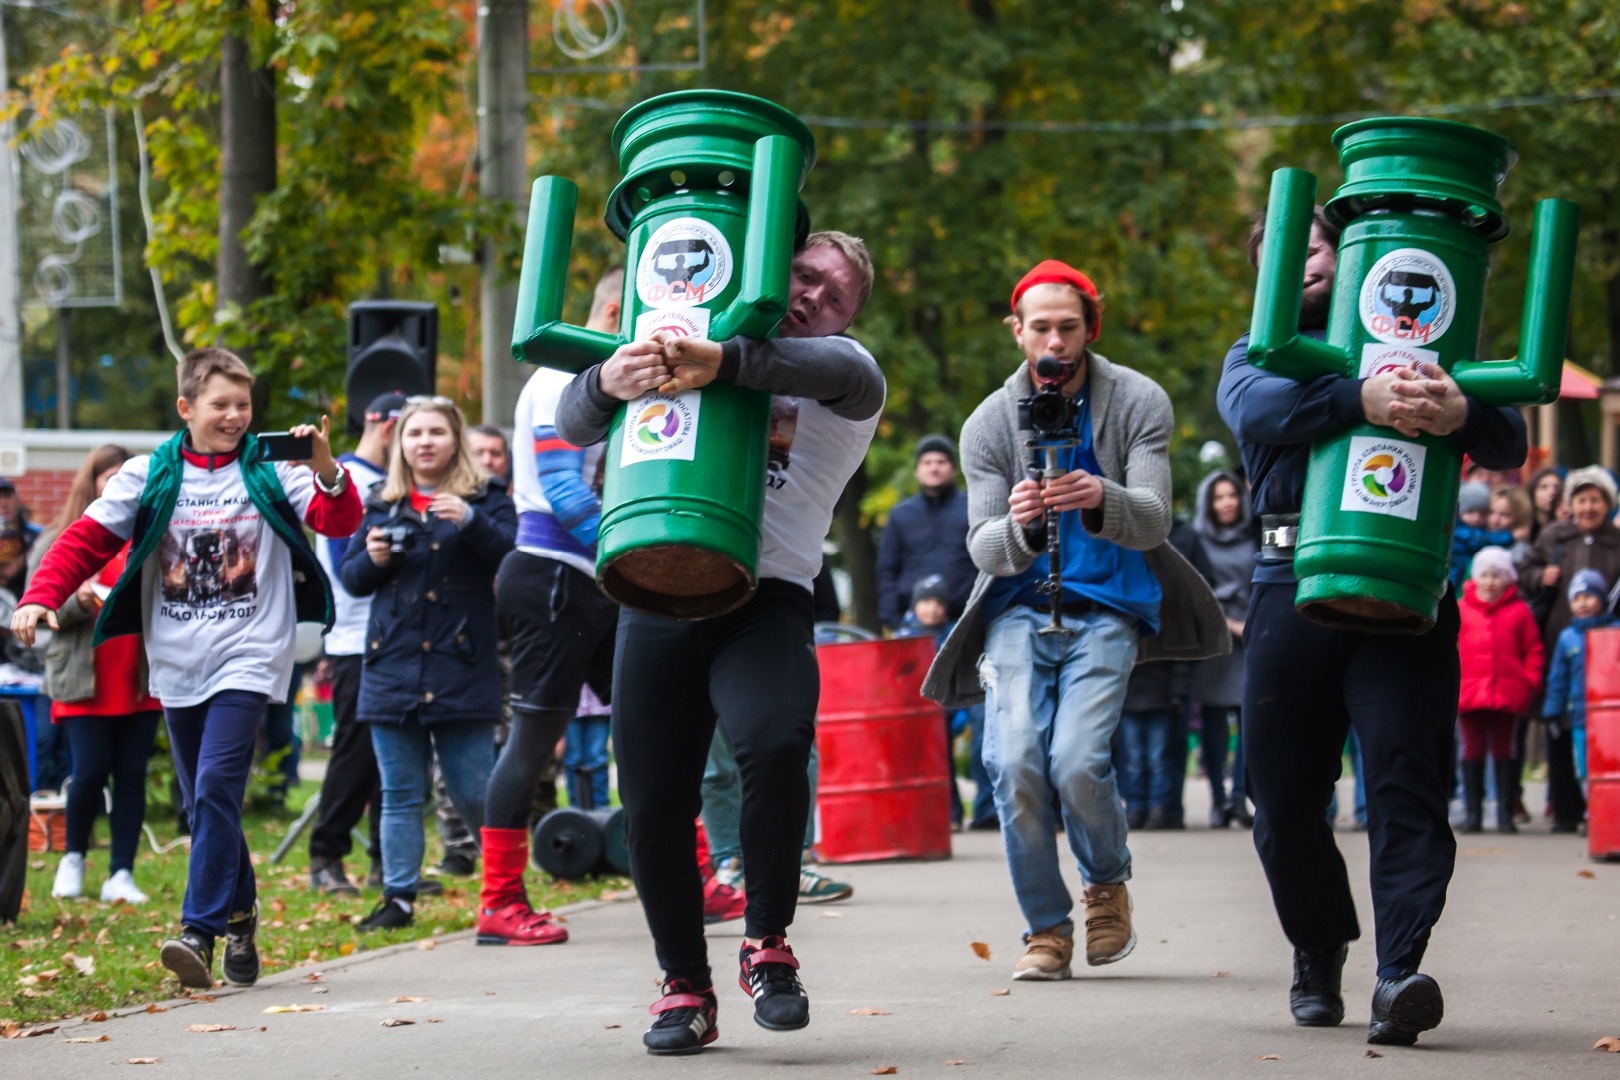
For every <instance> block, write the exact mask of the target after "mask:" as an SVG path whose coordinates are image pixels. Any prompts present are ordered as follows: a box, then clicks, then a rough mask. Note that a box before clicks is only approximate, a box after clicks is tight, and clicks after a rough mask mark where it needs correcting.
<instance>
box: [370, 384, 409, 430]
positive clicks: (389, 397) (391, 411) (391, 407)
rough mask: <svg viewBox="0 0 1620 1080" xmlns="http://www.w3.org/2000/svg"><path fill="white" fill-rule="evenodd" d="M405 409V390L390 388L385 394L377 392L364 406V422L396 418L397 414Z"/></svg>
mask: <svg viewBox="0 0 1620 1080" xmlns="http://www.w3.org/2000/svg"><path fill="white" fill-rule="evenodd" d="M404 409H405V392H404V391H403V390H390V391H388V393H386V394H378V395H377V396H376V397H375V398H373V399H372V401H371V404H370V405H367V406H366V423H368V424H376V423H380V422H382V421H384V420H398V419H399V414H400V413H401V412H403V411H404Z"/></svg>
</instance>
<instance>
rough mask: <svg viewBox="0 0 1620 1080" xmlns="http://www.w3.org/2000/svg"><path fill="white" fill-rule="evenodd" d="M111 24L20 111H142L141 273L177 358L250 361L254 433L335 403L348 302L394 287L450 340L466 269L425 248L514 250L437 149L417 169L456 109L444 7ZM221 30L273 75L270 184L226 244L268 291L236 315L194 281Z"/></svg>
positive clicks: (500, 224)
mask: <svg viewBox="0 0 1620 1080" xmlns="http://www.w3.org/2000/svg"><path fill="white" fill-rule="evenodd" d="M122 14H123V15H124V16H125V18H126V20H127V21H126V22H124V23H122V24H121V25H118V26H116V27H114V28H112V29H110V30H109V31H108V32H107V33H106V35H105V38H104V39H103V40H100V41H96V42H79V43H76V44H73V45H70V46H69V47H68V48H67V49H65V50H64V51H63V53H62V55H61V56H60V58H59V59H57V60H56V61H55V62H54V63H52V64H51V65H49V66H47V67H45V68H42V69H40V70H39V71H37V72H36V73H35V74H34V75H33V77H32V79H31V80H30V86H29V90H30V96H31V98H32V104H33V105H34V107H35V110H36V115H37V116H39V117H40V118H41V119H42V120H48V119H49V117H50V115H51V113H52V111H53V110H54V109H79V108H84V107H99V106H101V105H103V104H107V103H114V104H125V103H128V102H131V101H136V100H138V101H141V102H142V103H143V107H144V109H145V113H146V117H147V131H146V134H147V138H148V146H149V151H150V157H151V165H152V173H153V178H154V186H155V190H154V201H155V207H154V209H155V217H156V221H155V226H156V228H155V232H154V235H153V236H152V238H151V240H150V242H149V243H148V245H147V249H146V258H147V259H148V260H149V261H150V263H151V264H152V265H154V266H156V267H157V268H158V269H159V271H160V272H161V273H162V275H163V277H164V279H165V281H166V282H168V283H170V285H171V286H172V287H175V293H177V294H178V296H179V299H178V302H177V304H176V312H175V314H176V321H177V323H178V325H179V327H180V329H181V331H182V333H183V336H184V340H185V343H186V344H187V345H188V346H192V345H200V344H222V345H225V346H227V347H233V346H235V347H243V346H251V347H252V351H253V356H254V358H255V365H256V368H257V374H258V375H259V377H260V379H261V380H262V381H264V382H266V383H268V393H267V395H266V400H268V402H269V403H270V408H269V415H268V416H265V417H262V418H261V420H262V422H264V423H265V424H267V425H278V424H284V423H287V422H290V421H294V420H300V419H304V418H306V417H307V416H309V415H310V414H311V413H312V412H313V411H315V410H318V409H323V408H328V407H330V406H331V405H332V404H334V402H333V401H332V399H334V398H335V397H337V396H338V394H339V387H340V386H341V384H342V373H343V368H344V361H345V357H346V351H345V341H346V320H345V309H346V306H347V304H348V303H349V302H351V301H353V300H355V299H360V298H364V297H367V296H372V295H376V294H378V293H383V294H385V295H386V294H388V293H391V292H393V291H395V290H396V289H397V290H398V291H401V292H405V293H408V294H410V295H412V296H414V297H420V298H423V299H431V300H437V301H440V302H441V305H443V306H448V307H449V308H450V310H449V311H448V313H447V317H446V318H445V319H444V320H443V324H442V325H443V327H444V331H445V334H446V338H447V339H448V340H455V337H454V335H456V334H458V333H459V332H461V331H462V330H463V329H464V328H465V321H464V317H463V316H461V313H460V312H459V310H458V309H457V308H456V306H455V303H454V301H453V297H455V296H456V295H458V294H457V292H456V290H457V289H458V287H460V288H464V287H466V286H468V285H469V284H471V283H472V281H473V280H475V279H474V278H473V277H472V276H471V274H472V273H475V271H466V270H463V271H459V272H457V273H446V272H442V271H440V270H439V268H438V251H439V247H440V245H441V244H461V245H465V244H466V243H467V238H468V236H469V235H473V234H475V233H482V234H493V235H495V236H496V237H497V238H498V239H500V240H503V241H505V242H507V243H509V244H514V243H515V237H514V235H513V233H514V230H513V228H512V226H511V225H510V224H508V223H507V219H506V218H505V217H504V216H500V215H496V214H494V213H492V212H491V211H490V210H489V208H487V207H484V206H481V205H480V204H479V202H478V200H477V199H476V197H473V196H468V195H467V194H466V193H465V192H463V191H462V190H460V187H459V186H458V183H457V181H458V180H459V179H460V175H459V174H460V172H461V171H462V170H461V168H460V166H461V164H462V163H461V162H460V161H459V160H456V159H455V155H454V154H450V155H441V156H438V157H432V156H428V155H425V154H424V149H425V148H427V147H428V146H429V145H430V143H431V142H432V140H430V139H429V138H428V136H429V132H430V127H431V125H432V124H433V122H434V121H435V119H436V118H437V117H439V116H441V115H444V114H447V113H454V112H465V111H466V104H465V102H464V101H463V100H462V97H461V93H462V86H461V76H462V74H463V68H464V66H465V64H466V62H467V60H468V54H467V44H468V42H467V39H468V29H467V27H466V26H465V25H464V24H463V23H462V21H461V20H460V19H459V18H458V17H457V15H456V14H455V13H454V12H453V11H452V10H451V9H450V8H449V7H448V6H447V5H445V4H442V3H433V2H429V0H414V2H406V3H398V2H384V0H346V2H344V3H335V2H330V0H314V2H308V3H299V4H296V5H294V4H285V5H269V4H263V3H251V4H249V3H241V2H231V0H202V2H184V0H157V2H153V3H148V4H144V5H138V6H137V5H130V9H129V10H126V11H124V12H122ZM227 33H234V34H236V35H238V36H239V37H241V38H242V39H244V40H245V41H247V42H248V43H249V48H250V53H251V55H252V58H253V62H254V64H255V65H256V66H261V67H264V68H266V69H268V70H269V71H271V72H272V73H273V77H274V80H275V92H276V96H277V128H278V130H277V132H276V135H275V137H276V140H277V186H276V189H275V190H274V191H273V192H272V193H271V194H270V195H269V196H267V197H265V198H264V199H262V200H261V202H260V204H259V206H258V208H257V211H256V213H255V215H254V218H253V221H252V223H251V225H250V226H249V227H248V229H247V230H246V232H245V233H244V236H243V240H244V245H245V248H246V250H247V252H248V254H249V257H250V258H251V259H252V260H253V261H254V263H255V264H256V265H257V266H259V267H260V268H261V270H262V272H263V273H264V275H265V277H266V279H267V282H268V284H269V287H270V292H269V295H267V296H265V297H264V298H262V299H261V300H258V301H255V302H254V303H253V304H252V305H251V306H250V307H249V309H248V310H245V311H238V310H233V309H229V308H227V309H225V310H216V308H218V306H219V305H218V304H217V301H216V295H215V290H214V283H213V279H212V270H213V261H214V259H215V256H216V254H217V250H218V235H217V223H218V211H217V206H216V201H217V197H218V193H219V179H220V176H219V133H218V131H217V127H218V107H219V100H218V68H219V54H220V45H221V42H222V40H223V39H224V37H225V35H226V34H227ZM463 141H464V142H465V141H468V140H463ZM435 148H437V147H436V146H435Z"/></svg>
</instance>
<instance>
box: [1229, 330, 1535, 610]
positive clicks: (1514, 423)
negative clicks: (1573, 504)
mask: <svg viewBox="0 0 1620 1080" xmlns="http://www.w3.org/2000/svg"><path fill="white" fill-rule="evenodd" d="M1307 333H1308V334H1309V336H1310V337H1314V338H1317V339H1319V340H1320V339H1321V338H1323V337H1324V336H1325V335H1324V334H1323V333H1322V332H1321V331H1308V332H1307ZM1364 381H1365V380H1363V379H1351V378H1347V377H1345V376H1343V375H1322V376H1319V377H1318V378H1315V379H1312V380H1311V381H1309V382H1298V381H1296V380H1294V379H1289V378H1285V377H1284V376H1282V375H1274V374H1272V373H1270V372H1267V371H1262V370H1260V369H1259V368H1257V367H1255V366H1254V365H1253V364H1251V363H1249V335H1247V334H1244V335H1243V336H1242V337H1240V338H1238V340H1237V343H1236V344H1234V345H1233V346H1232V348H1231V350H1230V351H1228V352H1227V354H1226V361H1225V363H1224V364H1223V365H1222V368H1221V382H1220V390H1219V392H1218V396H1217V405H1218V407H1219V409H1220V413H1221V419H1222V420H1225V421H1226V426H1227V427H1229V428H1231V429H1232V434H1233V435H1234V436H1236V437H1237V441H1238V452H1239V454H1241V455H1242V457H1243V468H1244V471H1245V472H1246V473H1247V474H1248V477H1249V485H1250V488H1251V490H1252V492H1253V495H1252V497H1253V500H1254V512H1255V513H1256V514H1297V513H1298V512H1299V508H1300V504H1301V502H1302V500H1303V499H1304V495H1305V466H1306V463H1307V462H1308V461H1309V460H1310V456H1311V445H1312V444H1313V443H1315V442H1316V440H1317V439H1320V438H1323V437H1324V436H1327V435H1334V434H1337V433H1338V432H1340V431H1343V430H1345V429H1346V428H1349V427H1354V426H1355V425H1356V424H1360V423H1362V422H1363V421H1365V420H1366V418H1367V416H1366V413H1365V412H1363V411H1362V408H1361V384H1362V383H1363V382H1364ZM1451 441H1452V442H1453V443H1454V444H1455V445H1456V446H1457V448H1458V449H1459V450H1461V451H1462V452H1463V453H1465V454H1467V455H1468V456H1469V457H1470V458H1472V459H1473V460H1474V461H1476V462H1478V463H1479V464H1481V465H1483V466H1485V467H1486V468H1487V469H1513V468H1517V467H1518V466H1520V465H1522V464H1523V463H1524V458H1525V454H1526V453H1528V452H1529V440H1528V437H1527V435H1526V433H1525V427H1524V418H1523V417H1521V416H1520V415H1519V412H1518V410H1517V409H1513V408H1492V407H1490V406H1488V405H1483V404H1481V403H1480V402H1478V401H1476V400H1475V399H1473V398H1469V399H1468V419H1467V420H1466V421H1464V423H1463V426H1462V427H1461V428H1459V429H1458V430H1457V431H1456V432H1455V433H1454V434H1452V436H1451ZM1254 579H1255V580H1256V581H1265V582H1292V581H1293V580H1294V572H1293V566H1292V565H1291V564H1288V563H1280V564H1271V565H1260V566H1259V567H1257V568H1256V570H1255V578H1254Z"/></svg>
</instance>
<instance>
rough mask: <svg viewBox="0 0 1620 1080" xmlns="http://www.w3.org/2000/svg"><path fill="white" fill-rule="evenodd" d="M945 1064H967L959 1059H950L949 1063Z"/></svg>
mask: <svg viewBox="0 0 1620 1080" xmlns="http://www.w3.org/2000/svg"><path fill="white" fill-rule="evenodd" d="M945 1064H947V1065H966V1064H967V1062H965V1061H963V1060H962V1059H961V1058H952V1059H951V1060H950V1061H947V1062H946V1063H945Z"/></svg>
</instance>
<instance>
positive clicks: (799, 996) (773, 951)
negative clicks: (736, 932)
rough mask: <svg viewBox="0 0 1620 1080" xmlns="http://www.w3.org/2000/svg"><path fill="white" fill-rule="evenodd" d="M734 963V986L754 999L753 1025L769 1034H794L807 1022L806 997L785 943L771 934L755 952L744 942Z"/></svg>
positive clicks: (793, 959) (807, 1007) (807, 999)
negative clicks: (735, 979)
mask: <svg viewBox="0 0 1620 1080" xmlns="http://www.w3.org/2000/svg"><path fill="white" fill-rule="evenodd" d="M737 960H738V964H739V966H740V968H741V970H740V972H739V973H738V975H737V983H738V985H740V986H741V987H742V988H743V989H744V990H746V991H748V994H749V996H750V997H752V998H753V999H754V1023H756V1024H758V1025H759V1026H760V1027H762V1028H768V1029H770V1030H771V1031H798V1030H799V1029H800V1028H802V1027H805V1026H806V1025H808V1024H809V1023H810V998H809V996H808V995H806V994H805V992H804V987H803V986H802V985H801V984H800V983H799V974H798V972H799V961H798V960H797V959H795V958H794V956H793V950H792V949H790V948H788V943H787V941H786V940H784V939H783V938H781V937H779V936H775V935H773V936H771V937H768V938H765V939H764V940H763V941H761V943H760V947H759V948H757V949H756V948H754V946H752V945H750V944H748V943H747V942H746V941H745V942H743V947H742V949H741V951H739V952H738V954H737Z"/></svg>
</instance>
